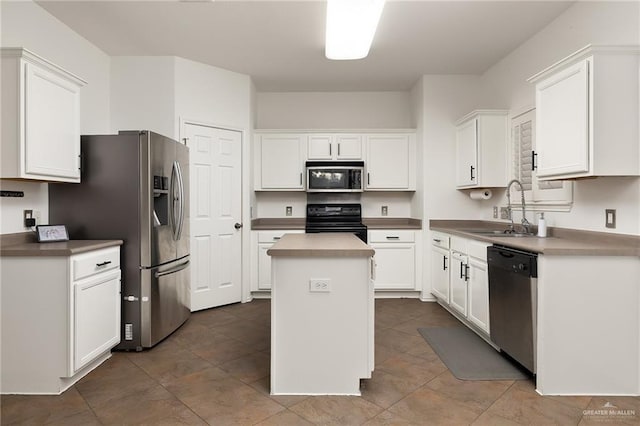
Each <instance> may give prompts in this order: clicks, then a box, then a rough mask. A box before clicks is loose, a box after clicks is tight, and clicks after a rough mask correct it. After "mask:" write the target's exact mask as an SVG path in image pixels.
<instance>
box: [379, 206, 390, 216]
mask: <svg viewBox="0 0 640 426" xmlns="http://www.w3.org/2000/svg"><path fill="white" fill-rule="evenodd" d="M380 214H382V216H387V215H388V214H389V207H388V206H382V208H381V209H380Z"/></svg>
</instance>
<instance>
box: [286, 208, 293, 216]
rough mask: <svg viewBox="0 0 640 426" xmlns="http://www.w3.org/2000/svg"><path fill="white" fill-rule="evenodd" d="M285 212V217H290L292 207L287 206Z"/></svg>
mask: <svg viewBox="0 0 640 426" xmlns="http://www.w3.org/2000/svg"><path fill="white" fill-rule="evenodd" d="M285 212H286V215H287V216H291V215H292V214H293V207H291V206H287V207H286V208H285Z"/></svg>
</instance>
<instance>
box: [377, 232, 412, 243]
mask: <svg viewBox="0 0 640 426" xmlns="http://www.w3.org/2000/svg"><path fill="white" fill-rule="evenodd" d="M414 241H415V232H414V231H393V230H391V231H390V230H384V231H369V242H370V243H412V242H414Z"/></svg>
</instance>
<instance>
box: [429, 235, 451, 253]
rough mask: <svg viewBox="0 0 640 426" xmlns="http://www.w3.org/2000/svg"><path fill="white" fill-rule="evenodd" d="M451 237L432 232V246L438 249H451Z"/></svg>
mask: <svg viewBox="0 0 640 426" xmlns="http://www.w3.org/2000/svg"><path fill="white" fill-rule="evenodd" d="M450 238H451V237H449V235H447V234H443V233H440V232H432V233H431V244H433V245H434V246H436V247H441V248H443V249H448V248H449V239H450Z"/></svg>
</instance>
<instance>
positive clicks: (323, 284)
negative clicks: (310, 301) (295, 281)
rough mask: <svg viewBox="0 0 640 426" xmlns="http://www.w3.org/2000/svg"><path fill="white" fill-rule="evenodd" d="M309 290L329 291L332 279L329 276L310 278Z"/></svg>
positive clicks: (315, 291) (317, 291) (314, 291)
mask: <svg viewBox="0 0 640 426" xmlns="http://www.w3.org/2000/svg"><path fill="white" fill-rule="evenodd" d="M309 291H310V292H312V293H329V292H330V291H331V280H330V279H329V278H317V279H316V278H312V279H310V280H309Z"/></svg>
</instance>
